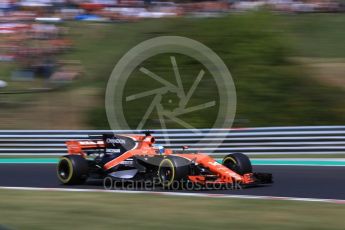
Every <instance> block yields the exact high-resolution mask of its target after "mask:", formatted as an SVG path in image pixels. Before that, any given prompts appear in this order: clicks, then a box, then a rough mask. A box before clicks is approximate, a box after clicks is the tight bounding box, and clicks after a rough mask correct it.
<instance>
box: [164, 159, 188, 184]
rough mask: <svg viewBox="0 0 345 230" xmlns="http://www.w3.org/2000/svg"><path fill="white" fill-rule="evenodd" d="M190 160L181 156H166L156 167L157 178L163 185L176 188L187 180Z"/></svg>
mask: <svg viewBox="0 0 345 230" xmlns="http://www.w3.org/2000/svg"><path fill="white" fill-rule="evenodd" d="M189 168H190V161H189V160H187V159H184V158H181V157H166V158H164V159H163V160H162V161H161V162H160V164H159V167H158V179H159V182H160V184H161V185H162V186H163V187H166V188H171V189H178V188H180V187H181V186H182V185H183V184H184V183H186V182H187V179H188V174H189Z"/></svg>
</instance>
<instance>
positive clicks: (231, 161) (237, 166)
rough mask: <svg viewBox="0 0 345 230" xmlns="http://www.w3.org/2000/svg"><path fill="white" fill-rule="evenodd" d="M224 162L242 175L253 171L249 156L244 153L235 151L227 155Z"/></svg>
mask: <svg viewBox="0 0 345 230" xmlns="http://www.w3.org/2000/svg"><path fill="white" fill-rule="evenodd" d="M222 164H223V165H224V166H225V167H227V168H229V169H231V170H232V171H234V172H236V173H238V174H240V175H244V174H246V173H252V172H253V168H252V164H251V162H250V160H249V158H248V157H247V156H246V155H244V154H243V153H233V154H229V155H227V156H225V157H224V158H223V163H222Z"/></svg>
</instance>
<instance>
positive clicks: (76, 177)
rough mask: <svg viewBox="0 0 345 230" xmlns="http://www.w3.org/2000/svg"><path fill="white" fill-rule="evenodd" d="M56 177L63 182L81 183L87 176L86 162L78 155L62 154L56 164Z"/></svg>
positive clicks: (69, 183) (70, 183)
mask: <svg viewBox="0 0 345 230" xmlns="http://www.w3.org/2000/svg"><path fill="white" fill-rule="evenodd" d="M57 177H58V179H59V180H60V181H61V182H62V183H63V184H68V185H72V184H74V185H76V184H83V183H85V181H86V180H87V177H88V163H87V161H86V160H85V159H84V158H83V157H82V156H80V155H67V156H63V157H62V158H61V159H60V161H59V163H58V165H57Z"/></svg>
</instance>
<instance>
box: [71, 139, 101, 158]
mask: <svg viewBox="0 0 345 230" xmlns="http://www.w3.org/2000/svg"><path fill="white" fill-rule="evenodd" d="M66 145H67V150H68V153H69V154H82V155H85V152H84V150H88V149H104V148H105V145H104V141H103V140H85V141H84V140H82V141H67V142H66Z"/></svg>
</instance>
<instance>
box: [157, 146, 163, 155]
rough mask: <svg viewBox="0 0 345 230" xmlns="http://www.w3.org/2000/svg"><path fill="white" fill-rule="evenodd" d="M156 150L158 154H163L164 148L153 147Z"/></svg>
mask: <svg viewBox="0 0 345 230" xmlns="http://www.w3.org/2000/svg"><path fill="white" fill-rule="evenodd" d="M155 147H156V149H157V150H158V153H159V154H163V153H164V146H163V145H155Z"/></svg>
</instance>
